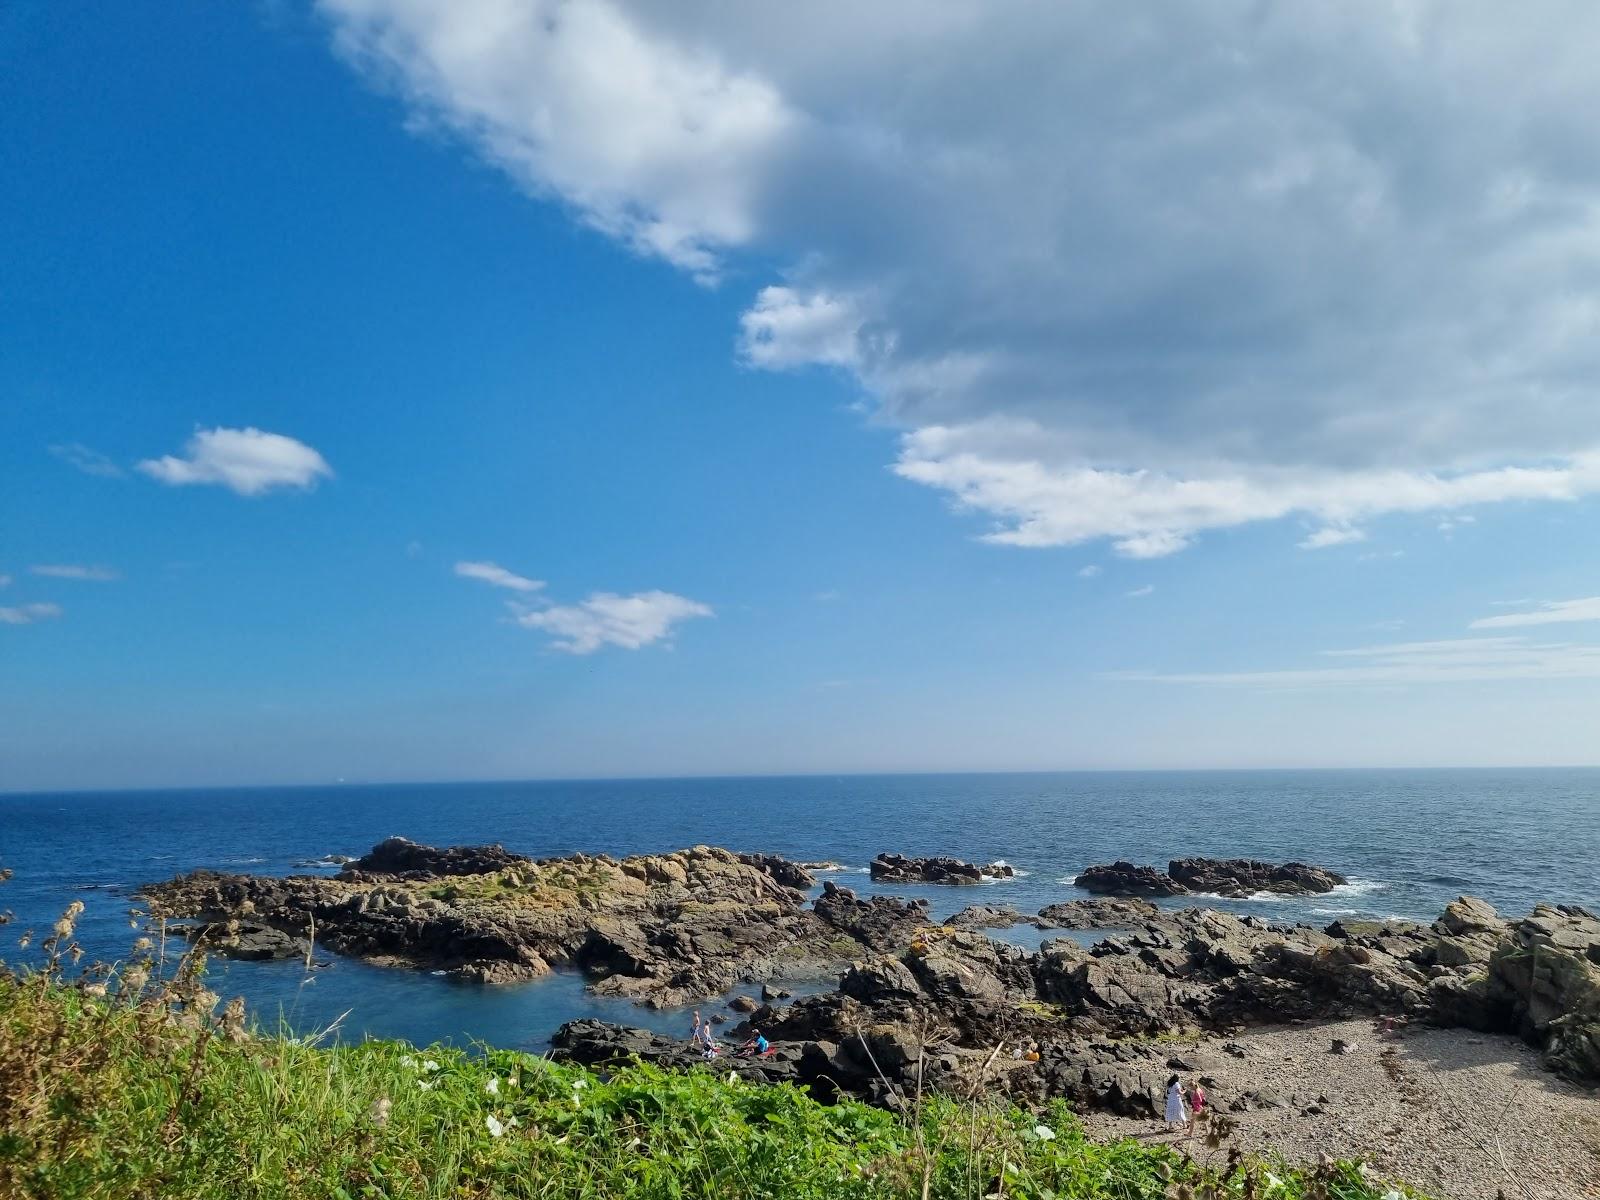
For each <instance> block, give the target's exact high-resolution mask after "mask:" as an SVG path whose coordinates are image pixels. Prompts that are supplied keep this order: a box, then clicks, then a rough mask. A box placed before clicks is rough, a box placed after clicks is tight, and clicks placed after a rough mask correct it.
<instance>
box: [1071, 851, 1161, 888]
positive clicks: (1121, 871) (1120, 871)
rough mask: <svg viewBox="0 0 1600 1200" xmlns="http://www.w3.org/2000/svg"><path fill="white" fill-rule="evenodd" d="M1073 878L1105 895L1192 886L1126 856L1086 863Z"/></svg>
mask: <svg viewBox="0 0 1600 1200" xmlns="http://www.w3.org/2000/svg"><path fill="white" fill-rule="evenodd" d="M1072 882H1073V885H1074V886H1075V887H1081V888H1082V889H1083V890H1084V891H1086V892H1094V893H1095V894H1097V895H1101V896H1181V895H1183V894H1184V893H1185V892H1187V891H1188V890H1189V889H1188V888H1186V887H1184V886H1183V884H1181V883H1179V882H1178V881H1177V880H1175V879H1173V878H1172V876H1170V875H1164V874H1162V873H1161V872H1160V871H1158V870H1156V869H1155V868H1154V867H1136V866H1134V865H1133V864H1132V863H1131V862H1128V861H1126V860H1125V859H1118V860H1117V861H1116V862H1114V863H1102V864H1099V865H1097V866H1093V867H1085V868H1084V869H1083V873H1082V874H1080V875H1079V876H1078V877H1077V878H1076V879H1074V880H1073V881H1072Z"/></svg>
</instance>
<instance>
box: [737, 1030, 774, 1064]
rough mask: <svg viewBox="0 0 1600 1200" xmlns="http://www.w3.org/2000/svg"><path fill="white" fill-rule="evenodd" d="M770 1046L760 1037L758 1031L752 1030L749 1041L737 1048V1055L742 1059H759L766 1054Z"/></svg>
mask: <svg viewBox="0 0 1600 1200" xmlns="http://www.w3.org/2000/svg"><path fill="white" fill-rule="evenodd" d="M770 1044H771V1043H769V1042H768V1041H767V1039H766V1038H764V1037H762V1036H761V1031H760V1030H759V1029H752V1030H751V1031H750V1040H749V1041H747V1042H746V1043H745V1044H744V1045H742V1046H740V1047H739V1054H740V1055H741V1056H742V1057H744V1058H760V1057H761V1056H762V1055H763V1054H765V1053H766V1052H767V1048H768V1046H769V1045H770Z"/></svg>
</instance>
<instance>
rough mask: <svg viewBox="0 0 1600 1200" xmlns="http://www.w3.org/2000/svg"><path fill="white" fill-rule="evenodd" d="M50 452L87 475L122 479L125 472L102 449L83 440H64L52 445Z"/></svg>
mask: <svg viewBox="0 0 1600 1200" xmlns="http://www.w3.org/2000/svg"><path fill="white" fill-rule="evenodd" d="M50 453H51V454H54V455H55V456H56V457H57V458H59V459H60V460H61V461H62V462H65V463H70V464H71V465H72V466H74V467H76V468H77V469H78V470H80V471H82V472H83V473H84V474H85V475H98V476H100V477H101V478H102V479H120V478H122V476H123V475H124V474H125V472H124V471H123V469H122V468H121V467H119V466H117V464H116V463H114V462H112V461H111V460H110V459H109V458H107V457H106V456H105V455H104V454H101V453H100V451H98V450H95V449H93V448H91V447H89V446H85V445H84V444H83V443H82V442H64V443H61V444H59V445H55V446H51V447H50Z"/></svg>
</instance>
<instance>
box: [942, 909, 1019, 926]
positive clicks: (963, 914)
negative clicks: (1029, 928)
mask: <svg viewBox="0 0 1600 1200" xmlns="http://www.w3.org/2000/svg"><path fill="white" fill-rule="evenodd" d="M1026 920H1028V918H1027V917H1025V916H1023V915H1022V914H1021V913H1019V912H1018V911H1017V910H1016V909H1014V908H1010V907H1008V906H1005V905H994V904H969V905H967V907H966V908H963V909H962V910H961V911H960V912H958V913H957V914H956V915H955V916H953V917H951V918H950V919H949V920H948V921H946V922H945V924H946V925H954V926H956V927H958V928H964V929H1006V928H1009V927H1010V926H1012V925H1020V924H1022V923H1023V922H1024V921H1026Z"/></svg>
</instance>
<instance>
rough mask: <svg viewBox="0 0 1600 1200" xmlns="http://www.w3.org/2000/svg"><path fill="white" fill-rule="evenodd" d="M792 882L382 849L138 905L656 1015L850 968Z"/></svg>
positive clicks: (714, 865)
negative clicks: (332, 866)
mask: <svg viewBox="0 0 1600 1200" xmlns="http://www.w3.org/2000/svg"><path fill="white" fill-rule="evenodd" d="M797 871H798V869H796V870H794V871H791V870H788V869H787V868H786V867H785V865H784V864H783V863H782V860H778V859H774V858H772V857H771V856H765V855H737V854H733V853H730V852H729V851H726V850H720V849H715V848H712V847H706V846H697V847H693V848H691V849H688V850H680V851H677V852H675V853H672V854H662V855H638V856H635V857H632V858H627V859H623V860H620V861H618V860H616V859H612V858H609V857H607V856H605V855H597V856H588V855H581V854H580V855H573V856H571V857H568V858H559V859H544V860H540V861H537V862H536V861H534V860H532V859H529V858H527V857H526V856H524V855H520V854H515V853H512V852H510V851H506V850H504V849H503V848H500V847H454V848H449V849H437V848H434V847H429V846H420V845H418V844H417V843H414V842H410V841H407V840H405V839H399V838H391V839H389V840H388V841H386V842H383V843H380V844H379V845H378V846H377V847H375V848H374V849H373V851H372V853H370V854H368V855H367V856H365V857H364V858H362V859H360V860H358V861H357V862H356V863H355V864H352V865H351V866H350V867H347V868H346V869H345V870H344V871H342V872H340V874H339V875H338V876H337V877H335V878H331V879H330V878H327V877H326V876H307V875H299V876H290V877H288V878H283V879H279V878H271V877H262V876H243V875H218V874H216V873H213V872H196V873H193V874H191V875H187V876H182V877H180V878H178V879H175V880H171V881H169V882H167V883H164V884H157V885H151V886H149V887H147V888H144V889H143V894H144V895H145V896H146V897H147V898H148V899H149V900H150V903H151V911H152V913H153V914H155V915H158V916H170V917H197V918H200V919H201V920H202V921H206V922H211V923H225V922H227V921H229V920H232V919H237V918H240V917H246V916H248V917H249V919H250V920H252V921H255V922H259V923H260V924H261V925H262V926H264V927H267V928H270V929H275V930H278V931H280V932H281V933H284V934H287V935H290V936H292V937H301V936H304V935H306V934H307V933H308V931H309V930H310V928H311V926H312V924H313V922H314V923H315V927H316V940H317V942H318V944H319V945H325V946H327V947H328V948H329V949H330V950H333V951H336V952H338V953H341V954H347V955H352V956H356V957H361V958H367V959H372V960H376V961H379V962H392V963H404V964H410V965H414V966H418V967H422V968H425V969H428V970H435V971H444V972H446V973H448V974H451V975H454V976H456V977H458V978H461V979H466V980H472V981H476V982H484V983H504V982H515V981H518V980H524V979H529V978H533V977H536V976H538V975H542V974H544V973H546V972H547V971H549V970H550V968H551V967H552V966H570V967H577V968H579V969H581V970H583V971H584V972H585V973H586V974H587V975H589V976H590V979H591V986H593V987H594V988H595V990H597V991H599V992H602V993H604V994H609V995H616V996H625V997H629V998H633V999H637V1000H640V1001H643V1002H646V1003H651V1004H660V1005H667V1004H678V1003H686V1002H690V1001H693V1000H698V999H702V998H706V997H710V996H715V995H719V994H721V993H723V992H725V991H727V990H728V989H729V988H731V987H732V986H733V985H734V984H735V983H738V982H740V981H751V982H755V981H759V980H762V979H768V978H772V977H774V976H776V975H778V974H780V973H783V972H790V973H792V972H794V971H797V970H806V969H814V970H819V971H820V970H825V969H828V968H829V967H835V968H836V967H837V965H840V964H842V963H843V962H845V961H848V960H849V959H850V958H851V957H854V954H855V953H859V950H860V944H858V943H857V942H856V940H855V939H854V938H852V937H851V936H850V934H849V933H848V931H845V930H841V929H840V928H838V927H837V926H834V925H830V924H829V923H828V922H826V921H824V920H822V919H821V918H819V917H818V916H817V915H816V914H815V913H813V912H811V911H810V910H808V909H807V908H806V907H805V901H806V896H805V893H804V891H802V890H800V889H798V888H795V887H790V886H788V885H787V884H785V883H784V882H783V880H784V879H788V880H790V881H791V882H803V881H804V880H807V879H809V878H810V876H809V875H807V874H804V873H797ZM924 920H925V918H924ZM880 923H882V922H880ZM841 943H848V946H854V947H855V949H854V951H852V950H851V949H849V948H847V945H845V944H841Z"/></svg>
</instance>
